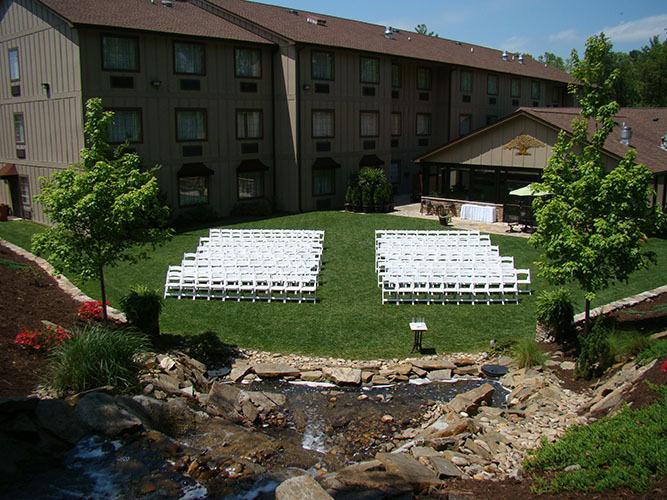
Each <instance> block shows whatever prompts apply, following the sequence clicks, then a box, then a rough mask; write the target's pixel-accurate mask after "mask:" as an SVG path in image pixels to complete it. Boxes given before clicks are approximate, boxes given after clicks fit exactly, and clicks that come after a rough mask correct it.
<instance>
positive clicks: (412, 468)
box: [375, 453, 441, 490]
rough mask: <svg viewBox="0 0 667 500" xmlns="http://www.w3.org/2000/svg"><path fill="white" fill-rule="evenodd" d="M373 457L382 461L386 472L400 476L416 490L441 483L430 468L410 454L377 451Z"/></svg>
mask: <svg viewBox="0 0 667 500" xmlns="http://www.w3.org/2000/svg"><path fill="white" fill-rule="evenodd" d="M375 458H376V459H377V460H379V461H380V462H382V464H383V465H384V468H385V470H386V471H387V472H389V473H390V474H396V475H397V476H400V477H402V478H403V479H404V480H405V481H407V482H408V483H410V484H411V485H412V486H413V487H414V488H415V489H417V490H422V489H426V488H429V487H431V486H438V485H440V484H441V482H440V480H439V479H438V477H437V476H436V475H435V474H434V473H433V471H432V470H431V469H429V468H428V467H426V466H425V465H423V464H421V463H420V462H418V461H417V460H415V459H414V458H412V457H411V456H410V455H406V454H404V453H378V454H377V455H376V456H375Z"/></svg>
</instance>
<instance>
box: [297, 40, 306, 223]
mask: <svg viewBox="0 0 667 500" xmlns="http://www.w3.org/2000/svg"><path fill="white" fill-rule="evenodd" d="M304 48H305V47H304V46H301V47H299V46H298V45H297V46H296V51H295V58H296V61H295V66H296V68H295V69H296V168H297V183H298V185H299V213H303V185H302V182H303V177H302V173H301V62H300V58H301V57H300V54H301V51H302V50H303V49H304Z"/></svg>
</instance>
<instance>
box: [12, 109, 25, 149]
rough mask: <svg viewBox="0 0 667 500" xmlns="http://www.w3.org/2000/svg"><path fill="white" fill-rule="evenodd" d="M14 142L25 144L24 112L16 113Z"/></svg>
mask: <svg viewBox="0 0 667 500" xmlns="http://www.w3.org/2000/svg"><path fill="white" fill-rule="evenodd" d="M14 142H16V144H25V120H24V118H23V113H14Z"/></svg>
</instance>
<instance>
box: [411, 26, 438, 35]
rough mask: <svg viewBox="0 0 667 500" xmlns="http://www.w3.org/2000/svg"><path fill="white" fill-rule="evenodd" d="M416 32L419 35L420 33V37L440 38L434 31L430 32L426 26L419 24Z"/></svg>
mask: <svg viewBox="0 0 667 500" xmlns="http://www.w3.org/2000/svg"><path fill="white" fill-rule="evenodd" d="M415 31H416V32H417V33H419V34H420V35H426V36H434V37H436V38H438V34H437V33H435V32H434V31H429V30H428V28H427V27H426V25H425V24H418V25H417V26H416V27H415Z"/></svg>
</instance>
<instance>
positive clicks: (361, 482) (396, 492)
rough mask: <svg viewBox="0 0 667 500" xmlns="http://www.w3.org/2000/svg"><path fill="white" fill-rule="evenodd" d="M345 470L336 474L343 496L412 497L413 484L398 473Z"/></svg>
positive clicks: (371, 497)
mask: <svg viewBox="0 0 667 500" xmlns="http://www.w3.org/2000/svg"><path fill="white" fill-rule="evenodd" d="M344 470H346V469H343V470H341V471H340V472H339V473H338V474H337V475H336V479H337V480H338V482H339V483H340V485H341V487H340V488H339V490H340V491H341V498H350V499H352V498H360V499H362V498H368V499H373V498H412V486H410V484H409V483H408V481H406V480H405V479H404V478H403V477H402V476H399V475H398V474H393V473H390V472H386V471H374V470H368V471H361V472H345V473H344V472H343V471H344ZM365 492H368V493H367V494H365ZM336 496H338V495H336Z"/></svg>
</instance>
